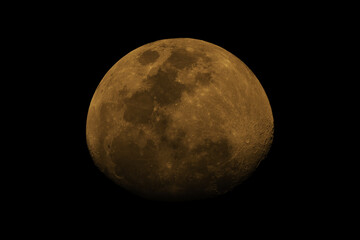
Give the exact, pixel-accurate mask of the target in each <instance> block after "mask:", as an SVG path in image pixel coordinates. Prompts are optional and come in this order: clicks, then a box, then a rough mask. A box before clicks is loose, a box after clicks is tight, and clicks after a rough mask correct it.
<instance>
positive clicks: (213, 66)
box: [86, 38, 274, 201]
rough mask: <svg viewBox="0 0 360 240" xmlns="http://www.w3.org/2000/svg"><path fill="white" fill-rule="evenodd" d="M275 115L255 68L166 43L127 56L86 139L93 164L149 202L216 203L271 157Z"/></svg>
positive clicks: (104, 88)
mask: <svg viewBox="0 0 360 240" xmlns="http://www.w3.org/2000/svg"><path fill="white" fill-rule="evenodd" d="M273 129H274V123H273V116H272V111H271V107H270V103H269V100H268V98H267V96H266V93H265V91H264V89H263V88H262V86H261V84H260V82H259V81H258V79H257V78H256V76H255V75H254V74H253V73H252V72H251V70H250V69H249V68H248V67H247V66H246V65H245V64H244V63H243V62H242V61H241V60H240V59H238V58H237V57H235V56H234V55H233V54H231V53H230V52H228V51H226V50H225V49H223V48H221V47H219V46H216V45H214V44H212V43H208V42H205V41H202V40H196V39H190V38H175V39H165V40H159V41H156V42H152V43H149V44H146V45H144V46H141V47H139V48H137V49H135V50H133V51H131V52H130V53H128V54H127V55H126V56H124V57H123V58H121V59H120V60H119V61H118V62H117V63H116V64H115V65H114V66H113V67H112V68H111V69H110V70H109V71H108V72H107V73H106V75H105V76H104V78H103V79H102V81H101V82H100V84H99V86H98V87H97V89H96V91H95V93H94V96H93V98H92V100H91V103H90V107H89V111H88V116H87V124H86V139H87V144H88V148H89V151H90V154H91V156H92V158H93V161H94V163H95V164H96V166H97V167H98V168H99V169H100V170H101V171H102V172H103V173H104V174H105V175H106V176H107V177H109V178H110V179H112V180H113V181H114V182H115V183H117V184H118V185H120V186H122V187H123V188H125V189H127V190H129V191H130V192H132V193H135V194H137V195H139V196H142V197H144V198H147V199H152V200H163V201H184V200H196V199H204V198H209V197H215V196H218V195H221V194H224V193H226V192H228V191H230V190H231V189H233V188H234V187H235V186H237V185H238V184H240V183H241V182H243V181H244V180H245V179H246V178H247V177H249V176H250V175H251V173H252V172H254V170H255V169H256V168H257V166H258V165H259V163H260V161H261V160H263V159H264V158H265V156H266V155H267V153H268V151H269V149H270V147H271V144H272V139H273Z"/></svg>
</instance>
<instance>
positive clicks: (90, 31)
mask: <svg viewBox="0 0 360 240" xmlns="http://www.w3.org/2000/svg"><path fill="white" fill-rule="evenodd" d="M273 7H274V6H273ZM109 8H111V6H108V7H107V9H108V10H109ZM230 8H231V6H227V7H226V8H216V6H214V8H213V9H212V11H211V12H207V11H205V10H204V11H201V9H200V10H199V11H189V9H188V8H185V9H182V10H179V11H175V12H174V11H163V12H161V11H160V12H147V13H146V14H144V13H142V12H141V13H140V12H138V11H134V10H131V8H117V10H118V12H116V11H111V12H107V11H102V10H92V11H88V10H87V9H82V8H76V9H74V10H73V11H72V10H68V9H67V10H66V11H64V12H61V11H60V13H57V14H56V15H55V16H51V13H49V16H46V17H45V18H40V19H38V20H36V21H35V23H34V25H39V24H40V25H41V27H40V28H37V29H39V30H36V31H35V30H34V29H33V30H32V32H31V33H32V34H34V35H36V36H37V38H36V41H35V42H36V44H35V45H34V46H32V48H31V53H32V54H38V56H39V58H41V61H40V62H39V66H40V69H46V70H42V71H39V75H41V77H42V78H44V82H42V81H41V83H39V86H40V85H41V89H40V92H41V94H40V95H37V96H34V98H33V99H34V100H33V101H35V103H36V104H37V106H38V108H39V111H40V112H41V116H42V118H41V119H42V120H41V121H36V124H37V125H36V127H34V129H36V130H35V131H34V135H39V131H38V130H37V129H38V128H41V129H43V130H44V131H42V134H43V135H42V137H41V141H37V142H36V144H38V145H40V146H41V148H42V149H45V150H43V151H39V152H38V153H37V155H36V156H37V157H38V158H39V159H44V160H45V163H41V164H39V165H38V169H37V170H38V172H39V174H33V175H34V176H32V179H36V181H35V183H33V182H32V181H29V183H28V185H26V184H25V187H24V186H23V188H25V189H26V190H25V191H26V192H27V193H28V194H27V196H30V198H32V199H33V201H31V203H29V208H30V209H32V210H31V212H32V213H33V214H38V213H39V212H41V213H43V214H44V215H42V216H43V217H42V218H43V219H44V220H45V221H47V219H48V220H49V221H52V220H54V219H57V220H58V219H64V222H65V223H73V224H74V226H77V224H78V223H89V225H88V226H90V224H91V223H92V224H94V225H97V224H101V223H103V222H107V221H109V220H111V222H112V223H114V224H117V227H119V226H121V229H122V230H124V228H127V226H129V227H134V226H136V227H135V228H137V230H136V231H141V229H142V226H148V227H150V228H153V229H157V228H161V229H162V228H168V227H169V228H170V229H171V228H181V227H180V226H182V227H183V228H184V229H188V228H190V229H191V228H196V229H199V228H200V229H202V228H204V229H206V231H210V230H211V229H214V230H215V229H220V230H223V229H224V230H226V229H234V228H235V229H237V228H240V229H241V228H242V227H241V226H243V225H242V224H243V223H244V222H246V223H247V224H249V225H251V226H252V227H254V228H256V226H257V225H258V224H264V225H268V226H277V227H281V228H294V229H298V228H302V227H301V226H304V225H307V227H309V225H310V227H313V226H314V227H315V226H316V224H315V223H314V224H313V222H316V219H317V217H318V216H320V215H322V214H323V212H324V210H323V205H322V202H321V201H320V198H319V196H321V192H322V191H323V190H322V189H323V188H322V182H321V181H320V182H319V181H315V179H316V178H317V177H316V175H317V173H318V165H319V164H318V163H316V161H318V160H319V159H317V155H316V153H312V150H313V149H318V148H319V146H318V145H317V142H316V141H317V139H316V137H315V136H314V134H313V133H314V129H317V126H318V125H319V124H321V123H320V122H318V120H317V118H316V117H314V114H319V112H321V111H322V110H321V108H318V103H315V102H314V101H312V99H313V98H314V96H315V90H316V86H317V85H320V83H319V82H316V80H310V79H311V77H309V76H312V75H313V74H314V72H315V70H314V69H315V65H316V64H315V63H314V59H316V55H314V54H313V53H314V52H311V51H310V49H314V48H315V49H317V51H320V50H319V48H318V46H321V40H320V38H318V36H319V35H321V32H322V31H323V30H322V29H323V28H318V26H319V24H320V23H317V22H312V23H308V22H307V21H306V19H308V17H309V16H310V15H311V14H312V13H308V14H307V15H306V16H307V17H305V15H304V14H303V13H298V12H295V11H293V10H292V9H290V10H288V11H281V10H279V9H278V8H277V7H276V6H275V9H277V10H276V11H267V10H266V9H264V12H265V14H263V13H262V12H261V13H260V12H257V11H255V10H256V9H255V8H250V9H249V8H240V9H237V10H231V9H230ZM144 11H145V12H146V7H144ZM249 11H250V12H249ZM80 12H81V13H82V14H80V15H79V13H80ZM48 18H50V19H51V25H50V26H47V25H46V24H44V22H46V19H48ZM176 37H188V38H196V39H201V40H205V41H208V42H211V43H214V44H216V45H218V46H220V47H223V48H224V49H226V50H228V51H229V52H231V53H233V54H234V55H235V56H237V57H238V58H240V59H241V60H242V61H243V62H244V63H245V64H246V65H247V66H248V67H249V68H250V69H251V70H252V71H253V72H254V74H255V75H256V76H257V78H258V79H259V81H260V83H261V84H262V86H263V88H264V90H265V91H266V94H267V96H268V98H269V101H270V104H271V107H272V111H273V117H274V123H275V132H274V141H273V145H272V148H271V150H270V152H269V154H268V156H267V158H266V159H265V160H264V161H263V162H262V163H261V164H260V166H259V167H258V169H257V170H256V172H255V173H254V174H253V175H252V176H251V177H250V178H249V179H248V180H246V181H245V182H244V183H243V184H241V185H239V186H238V187H236V188H235V189H234V190H233V191H231V192H229V193H227V194H225V195H223V196H220V197H217V198H214V199H209V200H202V201H194V202H180V203H168V202H155V201H150V200H146V199H142V198H140V197H138V196H135V195H133V194H131V193H129V192H127V191H125V190H124V189H122V188H121V187H119V186H117V185H115V184H114V183H113V182H111V181H110V180H109V179H107V178H106V177H105V176H104V175H103V174H102V173H101V172H100V171H99V170H98V169H97V168H96V166H95V165H94V164H93V162H92V159H91V157H90V154H89V152H88V149H87V145H86V135H85V129H86V117H87V111H88V107H89V104H90V101H91V98H92V95H93V93H94V92H95V89H96V87H97V85H98V84H99V82H100V81H101V79H102V77H103V76H104V75H105V73H106V72H107V71H108V70H109V69H110V67H111V66H112V65H114V64H115V63H116V62H117V61H118V60H119V59H120V58H122V57H123V56H124V55H126V54H127V53H128V52H130V51H132V50H134V49H135V48H137V47H140V46H142V45H144V44H146V43H149V42H152V41H156V40H160V39H165V38H176ZM38 49H42V51H41V54H40V53H39V52H38ZM318 80H319V81H321V80H320V79H318ZM309 81H310V82H311V84H310V85H311V87H309ZM320 161H322V160H320ZM316 180H317V179H316ZM30 182H31V183H30ZM34 186H35V187H34ZM32 204H34V205H32ZM303 218H305V219H307V220H306V224H304V225H299V224H295V223H294V222H295V221H296V222H297V221H300V219H303ZM304 227H305V226H304ZM109 228H110V225H109ZM177 230H179V229H177ZM254 233H255V232H254Z"/></svg>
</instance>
